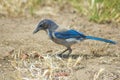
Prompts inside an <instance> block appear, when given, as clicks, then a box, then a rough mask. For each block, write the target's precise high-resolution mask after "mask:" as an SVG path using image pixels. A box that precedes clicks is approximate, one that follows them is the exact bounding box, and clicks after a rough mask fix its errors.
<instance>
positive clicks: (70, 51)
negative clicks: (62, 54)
mask: <svg viewBox="0 0 120 80" xmlns="http://www.w3.org/2000/svg"><path fill="white" fill-rule="evenodd" d="M67 49H68V50H69V52H68V55H67V56H69V55H70V54H71V53H72V49H71V48H70V47H69V48H67Z"/></svg>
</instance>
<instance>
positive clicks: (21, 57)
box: [10, 50, 83, 80]
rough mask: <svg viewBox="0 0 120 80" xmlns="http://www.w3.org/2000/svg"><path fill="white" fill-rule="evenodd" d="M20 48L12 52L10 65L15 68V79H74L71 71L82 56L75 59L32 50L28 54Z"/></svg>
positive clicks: (77, 64)
mask: <svg viewBox="0 0 120 80" xmlns="http://www.w3.org/2000/svg"><path fill="white" fill-rule="evenodd" d="M26 55H27V54H24V53H22V51H21V50H20V51H19V52H18V53H17V54H12V55H11V59H10V64H11V66H12V67H13V68H14V69H15V71H14V72H15V73H16V75H15V76H12V77H13V78H14V79H15V80H70V79H74V77H73V73H74V71H76V69H77V68H78V67H79V65H80V62H81V60H82V59H83V58H82V57H78V58H77V59H76V60H75V59H72V58H69V59H62V58H60V57H58V56H57V55H49V54H46V55H40V54H39V53H38V52H35V51H33V52H32V53H30V54H29V55H27V57H26Z"/></svg>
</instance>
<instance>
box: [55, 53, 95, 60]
mask: <svg viewBox="0 0 120 80" xmlns="http://www.w3.org/2000/svg"><path fill="white" fill-rule="evenodd" d="M57 56H58V57H60V58H63V59H68V58H72V59H77V58H78V57H81V56H82V57H84V58H85V59H89V58H91V57H93V56H92V55H86V54H84V55H81V54H71V55H67V54H63V55H61V54H57Z"/></svg>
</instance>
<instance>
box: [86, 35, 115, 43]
mask: <svg viewBox="0 0 120 80" xmlns="http://www.w3.org/2000/svg"><path fill="white" fill-rule="evenodd" d="M86 39H91V40H97V41H103V42H106V43H111V44H116V42H115V41H112V40H107V39H103V38H98V37H93V36H86Z"/></svg>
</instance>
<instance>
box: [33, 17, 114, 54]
mask: <svg viewBox="0 0 120 80" xmlns="http://www.w3.org/2000/svg"><path fill="white" fill-rule="evenodd" d="M39 30H44V31H46V32H47V34H48V36H49V38H50V39H51V40H52V41H53V42H55V43H57V44H61V45H63V46H65V47H66V48H67V49H65V50H64V51H63V52H61V53H60V54H59V55H62V54H63V53H64V52H66V51H69V53H68V56H69V55H70V53H71V52H72V49H71V45H73V44H75V43H77V42H80V41H83V40H86V39H91V40H97V41H103V42H106V43H111V44H116V42H115V41H112V40H107V39H103V38H98V37H94V36H86V35H84V34H83V33H81V32H78V31H76V30H73V29H69V30H68V29H61V28H60V27H59V26H58V25H57V24H56V23H55V22H54V21H52V20H49V19H44V20H42V21H40V22H39V24H38V25H37V27H36V29H35V30H34V32H33V34H35V33H37V32H38V31H39Z"/></svg>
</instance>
